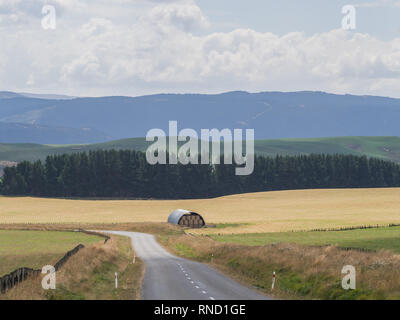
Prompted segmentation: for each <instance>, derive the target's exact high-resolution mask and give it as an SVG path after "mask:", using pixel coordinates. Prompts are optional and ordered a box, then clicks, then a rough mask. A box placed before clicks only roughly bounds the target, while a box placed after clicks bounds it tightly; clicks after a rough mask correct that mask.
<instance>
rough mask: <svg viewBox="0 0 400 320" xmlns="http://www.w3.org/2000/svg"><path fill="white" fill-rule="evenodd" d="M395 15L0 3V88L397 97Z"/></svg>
mask: <svg viewBox="0 0 400 320" xmlns="http://www.w3.org/2000/svg"><path fill="white" fill-rule="evenodd" d="M349 4H350V5H353V6H354V7H355V8H356V18H357V20H356V29H355V30H344V29H343V28H342V19H343V17H344V14H342V7H343V6H344V5H349ZM44 5H52V6H54V7H55V9H56V15H57V20H56V22H57V26H56V29H55V30H51V29H50V30H45V29H43V26H42V19H43V17H44V16H45V15H44V14H42V8H43V6H44ZM399 17H400V0H370V1H368V0H354V1H353V2H348V1H342V0H302V1H298V0H279V1H276V0H273V1H272V0H248V1H243V0H197V1H194V0H96V1H94V0H0V91H3V90H10V91H19V92H33V93H59V94H68V95H74V96H104V95H129V96H136V95H142V94H151V93H170V92H173V93H186V92H188V93H217V92H223V91H231V90H246V91H250V92H257V91H299V90H319V91H328V92H334V93H352V94H368V95H383V96H392V97H400V19H399Z"/></svg>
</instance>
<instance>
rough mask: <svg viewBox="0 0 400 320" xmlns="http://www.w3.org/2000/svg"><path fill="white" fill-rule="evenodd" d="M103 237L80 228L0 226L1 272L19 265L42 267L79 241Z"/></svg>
mask: <svg viewBox="0 0 400 320" xmlns="http://www.w3.org/2000/svg"><path fill="white" fill-rule="evenodd" d="M101 240H103V239H101V238H100V237H97V236H93V235H87V234H84V233H80V232H58V231H14V230H0V276H2V275H4V274H7V273H9V272H11V271H13V270H15V269H17V268H20V267H29V268H33V269H41V268H42V267H43V266H45V265H48V264H52V263H53V264H54V263H56V262H57V261H58V260H59V259H60V258H62V257H63V256H64V255H65V253H67V251H69V250H71V249H73V248H74V247H76V246H77V245H78V244H80V243H81V244H83V245H88V244H91V243H95V242H99V241H101Z"/></svg>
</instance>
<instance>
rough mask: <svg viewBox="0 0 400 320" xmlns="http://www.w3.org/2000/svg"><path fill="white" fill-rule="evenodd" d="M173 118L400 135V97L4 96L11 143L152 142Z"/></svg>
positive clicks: (0, 116)
mask: <svg viewBox="0 0 400 320" xmlns="http://www.w3.org/2000/svg"><path fill="white" fill-rule="evenodd" d="M27 95H29V96H27ZM170 120H177V121H178V126H179V129H183V128H192V129H195V130H196V131H198V132H199V131H200V129H201V128H209V129H211V128H218V129H223V128H231V129H233V128H243V129H245V128H252V129H255V133H256V138H257V139H279V138H317V137H336V136H399V135H400V125H399V123H400V99H392V98H384V97H373V96H353V95H334V94H327V93H323V92H294V93H282V92H262V93H247V92H229V93H223V94H217V95H201V94H160V95H151V96H142V97H134V98H132V97H101V98H73V97H67V96H51V95H39V96H36V95H32V94H20V93H13V92H0V142H3V143H7V142H21V143H26V142H32V143H39V144H49V143H50V144H82V143H96V142H105V141H110V140H112V139H122V138H131V137H144V136H145V135H146V133H147V131H148V130H150V129H153V128H161V129H163V130H165V131H166V133H167V134H168V132H167V129H168V121H170ZM21 124H23V125H21ZM67 128H68V129H67Z"/></svg>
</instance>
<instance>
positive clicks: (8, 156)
mask: <svg viewBox="0 0 400 320" xmlns="http://www.w3.org/2000/svg"><path fill="white" fill-rule="evenodd" d="M150 144H151V143H150V142H146V141H145V139H144V138H134V139H123V140H116V141H110V142H105V143H98V144H91V145H38V144H0V161H16V162H19V161H22V160H29V161H34V160H38V159H41V160H43V159H45V158H46V156H48V155H52V154H64V153H74V152H87V151H90V150H98V149H105V150H109V149H117V150H118V149H130V150H138V151H145V150H146V149H147V147H148V146H149V145H150ZM255 152H256V153H257V154H260V155H265V156H275V155H277V154H280V155H298V154H310V153H326V154H336V153H340V154H354V155H366V156H368V157H377V158H382V159H386V160H392V161H396V162H400V138H399V137H337V138H315V139H278V140H258V141H256V142H255Z"/></svg>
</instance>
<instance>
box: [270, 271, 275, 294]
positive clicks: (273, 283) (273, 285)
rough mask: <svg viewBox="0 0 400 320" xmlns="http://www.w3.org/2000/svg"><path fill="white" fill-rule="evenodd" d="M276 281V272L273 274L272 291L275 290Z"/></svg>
mask: <svg viewBox="0 0 400 320" xmlns="http://www.w3.org/2000/svg"><path fill="white" fill-rule="evenodd" d="M275 280H276V273H275V271H274V272H273V273H272V288H271V289H272V290H274V288H275Z"/></svg>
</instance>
